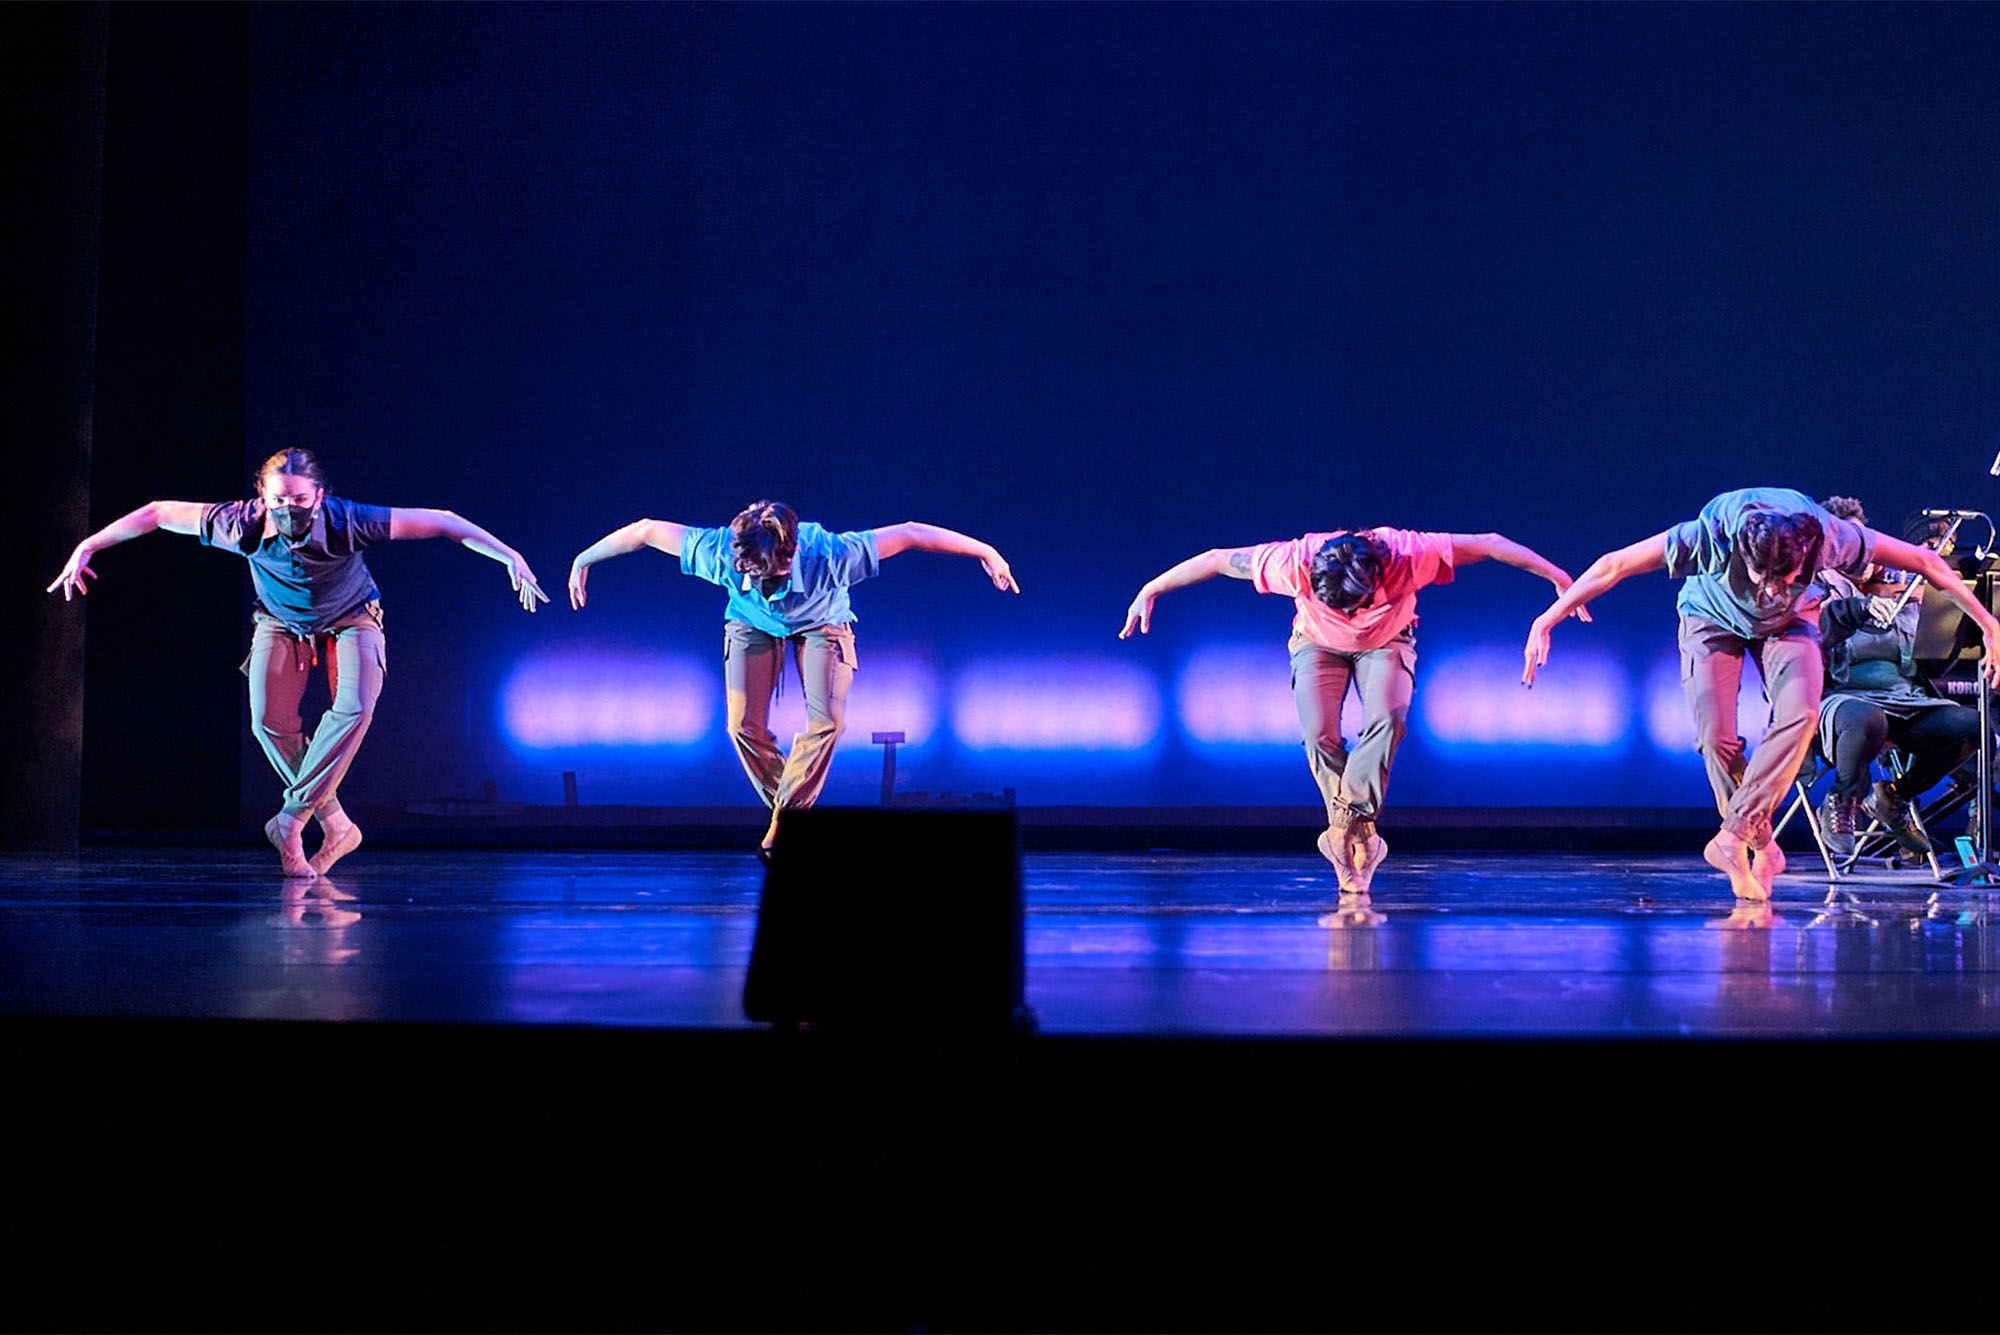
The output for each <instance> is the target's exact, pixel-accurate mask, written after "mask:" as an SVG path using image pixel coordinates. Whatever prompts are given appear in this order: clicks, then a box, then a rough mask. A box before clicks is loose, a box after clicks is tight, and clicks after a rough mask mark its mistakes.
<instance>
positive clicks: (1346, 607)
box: [1118, 528, 1588, 894]
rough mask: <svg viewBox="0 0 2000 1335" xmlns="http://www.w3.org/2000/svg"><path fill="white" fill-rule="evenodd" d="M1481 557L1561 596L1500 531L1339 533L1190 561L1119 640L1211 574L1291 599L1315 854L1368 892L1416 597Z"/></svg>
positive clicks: (1555, 572) (1408, 684)
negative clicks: (1345, 722) (1357, 713)
mask: <svg viewBox="0 0 2000 1335" xmlns="http://www.w3.org/2000/svg"><path fill="white" fill-rule="evenodd" d="M1489 557H1490V558H1492V559H1494V560H1497V561H1502V562H1504V563H1506V564H1507V565H1510V566H1514V567H1516V568H1518V569H1521V570H1525V571H1527V572H1528V573H1530V574H1533V575H1540V576H1541V577H1542V578H1543V579H1546V580H1548V581H1549V582H1551V583H1552V584H1554V585H1555V586H1556V591H1557V592H1561V591H1562V590H1564V589H1566V588H1568V587H1569V576H1568V575H1567V574H1565V573H1564V572H1563V570H1562V569H1561V567H1559V566H1557V565H1555V564H1554V563H1552V562H1550V561H1548V560H1547V559H1545V558H1544V557H1542V556H1541V555H1540V554H1539V553H1536V552H1534V551H1531V550H1529V549H1528V548H1526V547H1523V546H1522V545H1521V544H1520V543H1518V542H1513V541H1510V540H1509V539H1507V538H1503V537H1501V536H1500V535H1499V534H1498V533H1482V534H1470V533H1420V532H1415V531H1412V530H1410V529H1400V528H1371V529H1362V530H1359V531H1348V530H1341V529H1336V530H1334V531H1332V532H1328V533H1308V534H1306V535H1305V536H1304V537H1302V538H1293V539H1291V540H1289V541H1283V542H1267V543H1263V544H1260V545H1258V546H1254V547H1229V548H1224V547H1218V548H1215V549H1213V550H1210V551H1206V552H1203V553H1201V554H1200V555H1199V556H1191V557H1189V558H1188V559H1187V560H1185V561H1182V562H1181V563H1180V564H1179V565H1176V566H1173V567H1171V568H1169V569H1167V570H1165V571H1163V572H1161V573H1160V574H1158V575H1155V576H1154V577H1153V578H1152V579H1150V580H1148V581H1147V582H1146V583H1145V585H1144V586H1143V587H1141V588H1140V590H1139V593H1138V596H1137V597H1135V598H1133V600H1132V605H1131V607H1129V608H1128V609H1127V610H1126V613H1125V626H1124V628H1123V629H1122V630H1120V631H1119V632H1118V638H1119V639H1121V640H1122V639H1127V638H1130V637H1131V636H1132V635H1133V634H1134V633H1135V632H1136V633H1138V634H1141V635H1143V634H1145V633H1146V632H1147V631H1149V630H1150V629H1151V628H1152V617H1153V601H1154V600H1155V599H1156V598H1158V597H1159V596H1160V595H1161V594H1163V593H1167V592H1170V591H1172V590H1174V589H1183V588H1186V587H1187V586H1189V585H1190V584H1198V583H1200V582H1201V581H1203V580H1206V579H1212V578H1214V577H1215V576H1217V575H1223V576H1227V577H1228V578H1231V579H1247V580H1249V581H1250V582H1251V585H1252V587H1254V588H1255V589H1256V590H1257V592H1259V593H1275V594H1279V595H1282V596H1284V597H1287V598H1290V599H1291V600H1292V602H1293V606H1294V607H1295V608H1296V609H1297V611H1296V613H1295V615H1294V617H1293V619H1292V637H1291V642H1290V646H1289V647H1290V651H1291V656H1292V697H1293V699H1294V701H1295V702H1296V703H1297V706H1298V711H1299V725H1300V728H1301V729H1302V731H1303V732H1304V735H1305V747H1306V759H1307V761H1308V763H1309V764H1310V765H1311V768H1312V776H1313V782H1314V783H1316V784H1317V785H1318V786H1319V791H1320V796H1321V798H1322V799H1324V801H1325V803H1326V817H1327V828H1326V830H1325V831H1324V832H1323V833H1321V835H1320V836H1319V850H1320V853H1321V854H1322V855H1323V856H1324V857H1325V858H1326V860H1327V861H1328V862H1331V863H1332V864H1333V869H1334V872H1335V874H1336V875H1337V876H1338V877H1339V879H1340V888H1341V890H1342V891H1343V892H1344V893H1348V894H1365V893H1367V891H1368V888H1369V884H1370V882H1371V880H1372V879H1373V877H1374V875H1375V871H1376V869H1377V868H1379V867H1380V866H1381V865H1382V862H1383V859H1385V858H1386V857H1388V855H1389V846H1388V844H1387V843H1386V842H1384V840H1383V838H1382V836H1381V835H1380V834H1378V833H1377V832H1376V829H1375V817H1376V815H1377V814H1378V813H1379V812H1380V811H1381V809H1382V801H1383V797H1384V794H1385V793H1386V792H1387V790H1388V787H1389V767H1390V765H1391V763H1392V762H1393V761H1394V759H1395V755H1396V747H1397V745H1398V744H1399V743H1400V742H1401V741H1402V739H1403V733H1404V730H1405V727H1406V722H1407V719H1408V717H1409V712H1410V700H1411V697H1412V694H1413V692H1414V691H1415V688H1416V672H1417V645H1416V622H1417V591H1418V590H1419V589H1422V588H1424V587H1426V586H1428V585H1431V584H1443V583H1446V582H1448V581H1449V580H1450V579H1451V578H1452V575H1453V573H1454V572H1455V571H1456V570H1457V568H1458V567H1459V566H1462V565H1468V564H1470V563H1472V562H1474V561H1484V560H1486V559H1488V558H1489ZM1579 615H1582V616H1584V617H1585V619H1586V620H1588V615H1587V614H1584V613H1581V612H1580V613H1579ZM1350 682H1352V683H1353V685H1354V688H1355V691H1356V692H1357V693H1358V694H1359V695H1360V697H1361V708H1362V719H1363V723H1362V730H1361V736H1360V738H1359V739H1358V740H1357V741H1356V742H1355V744H1354V748H1353V750H1352V751H1350V750H1348V748H1347V747H1346V745H1345V744H1344V743H1343V742H1342V740H1341V736H1340V706H1341V701H1342V700H1343V699H1344V698H1345V696H1346V694H1347V688H1348V684H1349V683H1350Z"/></svg>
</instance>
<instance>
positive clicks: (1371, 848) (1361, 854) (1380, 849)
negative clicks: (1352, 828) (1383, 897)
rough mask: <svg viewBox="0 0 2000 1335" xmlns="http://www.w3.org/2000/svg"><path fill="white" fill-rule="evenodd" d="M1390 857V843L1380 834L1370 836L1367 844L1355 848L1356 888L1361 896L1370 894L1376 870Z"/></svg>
mask: <svg viewBox="0 0 2000 1335" xmlns="http://www.w3.org/2000/svg"><path fill="white" fill-rule="evenodd" d="M1388 856H1389V841H1388V840H1387V839H1384V838H1383V837H1382V836H1381V835H1379V834H1371V835H1369V836H1368V839H1367V842H1366V843H1365V844H1364V843H1360V842H1357V843H1356V844H1355V847H1354V888H1355V889H1356V890H1357V891H1359V892H1360V893H1361V894H1364V895H1365V894H1367V893H1368V887H1369V886H1370V885H1371V884H1372V883H1373V882H1374V880H1375V869H1376V868H1378V867H1380V866H1381V865H1382V863H1383V862H1384V861H1386V860H1387V859H1388Z"/></svg>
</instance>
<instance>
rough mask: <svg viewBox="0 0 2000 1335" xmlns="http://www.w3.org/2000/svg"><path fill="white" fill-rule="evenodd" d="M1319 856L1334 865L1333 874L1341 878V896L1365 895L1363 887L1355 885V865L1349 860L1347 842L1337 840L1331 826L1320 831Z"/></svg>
mask: <svg viewBox="0 0 2000 1335" xmlns="http://www.w3.org/2000/svg"><path fill="white" fill-rule="evenodd" d="M1319 855H1320V856H1321V857H1323V858H1325V859H1326V860H1327V861H1328V862H1330V863H1332V864H1333V874H1334V875H1335V876H1337V877H1339V878H1340V893H1341V894H1343V895H1358V894H1361V893H1363V891H1362V889H1361V887H1360V886H1358V885H1356V884H1355V883H1354V863H1353V862H1352V861H1350V860H1349V858H1348V850H1347V846H1346V841H1345V840H1342V839H1336V838H1335V837H1334V834H1333V829H1332V827H1330V826H1329V827H1328V828H1327V829H1324V830H1321V831H1320V834H1319Z"/></svg>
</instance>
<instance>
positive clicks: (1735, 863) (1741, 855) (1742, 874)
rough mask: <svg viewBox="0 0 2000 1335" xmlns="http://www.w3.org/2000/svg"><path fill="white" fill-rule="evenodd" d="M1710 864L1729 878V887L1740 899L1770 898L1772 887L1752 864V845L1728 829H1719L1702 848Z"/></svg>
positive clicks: (1703, 855)
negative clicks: (1761, 878)
mask: <svg viewBox="0 0 2000 1335" xmlns="http://www.w3.org/2000/svg"><path fill="white" fill-rule="evenodd" d="M1701 855H1702V857H1703V858H1704V859H1706V860H1707V862H1708V865H1709V866H1711V867H1713V868H1715V869H1716V870H1717V871H1719V872H1721V873H1722V874H1723V875H1725V876H1727V877H1728V878H1729V888H1730V889H1731V890H1732V891H1734V892H1735V894H1736V897H1737V898H1738V899H1769V898H1770V897H1771V888H1770V887H1769V886H1768V885H1766V884H1764V882H1763V881H1761V880H1759V879H1758V878H1757V873H1756V872H1755V871H1754V870H1752V869H1751V866H1750V845H1748V844H1746V843H1744V842H1743V841H1742V840H1741V839H1738V838H1737V837H1736V836H1735V835H1733V834H1731V833H1730V832H1729V831H1727V830H1717V831H1716V832H1715V838H1713V839H1711V840H1709V841H1708V846H1707V847H1706V848H1704V849H1702V850H1701Z"/></svg>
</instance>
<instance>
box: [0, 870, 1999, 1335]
mask: <svg viewBox="0 0 2000 1335" xmlns="http://www.w3.org/2000/svg"><path fill="white" fill-rule="evenodd" d="M270 861H271V859H270V858H269V856H268V855H266V854H263V853H261V852H259V851H253V850H249V849H234V848H231V849H162V850H122V849H121V850H97V851H92V852H88V853H86V854H85V855H84V856H83V857H82V858H80V859H56V860H44V859H32V858H20V857H12V858H6V859H0V1052H4V1053H5V1057H4V1059H0V1061H4V1072H5V1076H6V1085H5V1091H4V1095H0V1130H4V1132H5V1134H6V1135H7V1144H8V1146H9V1150H10V1163H9V1167H8V1168H7V1170H6V1183H7V1192H8V1194H7V1200H8V1211H9V1218H10V1220H11V1221H12V1222H13V1223H14V1225H15V1232H16V1236H17V1237H19V1238H20V1239H21V1241H20V1242H19V1243H18V1244H17V1245H16V1246H15V1247H13V1248H11V1249H10V1253H9V1273H10V1277H9V1284H8V1292H9V1300H8V1302H9V1306H8V1311H9V1313H10V1315H11V1316H12V1317H13V1320H12V1321H11V1322H10V1323H9V1324H10V1325H11V1326H13V1327H15V1328H36V1329H52V1330H70V1329H143V1330H182V1329H186V1330H195V1329H199V1330H411V1329H424V1330H625V1329H631V1330H812V1331H822V1330H870V1331H876V1330H894V1331H918V1330H923V1331H945V1330H1057V1331H1067V1330H1333V1329H1391V1330H1400V1329H1412V1330H1438V1329H1449V1330H1460V1329H1463V1330H1493V1329H1502V1330H1504V1329H1534V1330H1581V1329H1590V1330H1597V1329H1768V1330H1792V1329H1813V1330H1846V1329H1921V1330H1929V1329H1961V1328H1985V1327H1986V1326H1988V1325H1990V1324H1991V1321H1990V1307H1991V1304H1990V1295H1989V1291H1988V1290H1987V1288H1986V1286H1985V1285H1986V1281H1985V1280H1984V1277H1983V1271H1982V1270H1980V1269H1979V1268H1978V1267H1977V1265H1976V1264H1975V1263H1973V1260H1972V1258H1974V1257H1976V1255H1977V1254H1978V1252H1979V1251H1980V1250H1981V1249H1983V1248H1984V1246H1985V1245H1986V1242H1985V1239H1984V1235H1983V1234H1981V1233H1979V1232H1977V1231H1976V1230H1975V1231H1974V1232H1972V1233H1969V1234H1968V1233H1964V1232H1963V1231H1962V1230H1961V1226H1960V1224H1959V1223H1957V1222H1954V1221H1958V1220H1962V1219H1963V1218H1964V1217H1965V1216H1966V1214H1967V1212H1968V1211H1970V1212H1971V1214H1972V1215H1973V1216H1974V1217H1978V1216H1980V1215H1983V1207H1984V1206H1985V1205H1986V1203H1987V1202H1988V1200H1989V1199H1990V1197H1991V1192H1992V1188H1991V1162H1992V1150H1991V1145H1992V1140H1993V1137H1992V1133H1991V1130H1990V1126H1989V1122H1990V1118H1989V1116H1988V1113H1987V1108H1986V1098H1985V1096H1984V1095H1981V1094H1980V1093H1979V1092H1978V1089H1979V1080H1980V1079H1981V1078H1982V1077H1980V1076H1979V1074H1978V1072H1979V1071H1980V1070H1983V1069H1985V1064H1986V1062H1987V1061H1988V1060H1989V1058H1990V1056H1991V1053H1992V1043H1991V1040H1992V1037H1993V1035H1994V1033H1995V1032H1996V1029H2000V960H1996V950H1995V941H1994V937H1993V927H1992V925H1991V915H1992V912H1993V908H1994V904H1993V898H1994V896H1993V895H1992V894H1991V893H1990V892H1989V891H1986V890H1978V891H1953V892H1947V893H1946V895H1945V896H1944V897H1943V898H1942V899H1941V900H1939V901H1938V902H1937V903H1931V902H1929V892H1930V889H1931V887H1929V886H1927V885H1925V884H1922V883H1918V882H1915V881H1910V880H1901V881H1896V882H1894V883H1885V884H1879V885H1867V886H1857V887H1854V894H1855V896H1856V898H1855V900H1854V902H1851V903H1849V904H1847V905H1845V906H1843V907H1842V908H1840V909H1838V910H1827V909H1826V908H1825V907H1824V906H1823V905H1822V903H1821V901H1822V899H1823V898H1824V895H1825V886H1824V884H1823V883H1822V882H1821V881H1819V880H1817V879H1812V878H1808V877H1805V876H1803V875H1798V874H1794V875H1792V876H1790V877H1788V878H1787V879H1785V880H1784V881H1781V883H1780V886H1779V895H1778V900H1777V903H1776V905H1775V907H1774V908H1773V910H1772V911H1771V913H1770V915H1769V917H1768V919H1765V918H1763V917H1762V916H1761V915H1749V914H1741V913H1737V912H1735V911H1733V910H1732V906H1731V903H1730V902H1729V900H1728V896H1727V890H1726V887H1725V886H1724V885H1723V884H1722V882H1721V880H1720V878H1719V877H1717V876H1715V875H1713V874H1712V873H1710V872H1708V871H1707V869H1706V868H1705V867H1704V866H1703V865H1702V864H1701V863H1700V861H1699V859H1698V856H1697V855H1696V854H1695V853H1694V852H1693V851H1690V852H1688V853H1686V854H1675V855H1660V854H1632V855H1623V854H1602V853H1592V854H1556V853H1480V854H1428V853H1412V854H1410V855H1409V856H1407V857H1405V856H1401V855H1397V856H1394V857H1392V859H1391V861H1390V863H1389V864H1388V865H1387V866H1386V867H1385V868H1384V869H1383V871H1382V872H1381V873H1380V874H1379V876H1378V879H1377V881H1376V887H1375V888H1376V893H1375V895H1374V897H1373V900H1372V903H1371V905H1370V907H1369V910H1368V913H1367V914H1361V913H1355V914H1351V915H1349V917H1348V918H1347V919H1345V920H1344V921H1343V922H1342V925H1340V926H1338V927H1331V928H1330V927H1323V926H1320V925H1318V923H1317V919H1318V917H1319V916H1320V915H1321V914H1322V913H1323V912H1325V911H1326V910H1327V909H1328V908H1329V907H1330V904H1331V898H1332V896H1333V894H1334V885H1333V882H1332V877H1331V875H1330V873H1329V872H1328V871H1327V870H1326V869H1324V868H1323V867H1322V866H1321V865H1318V864H1316V862H1315V860H1314V859H1313V858H1312V857H1311V856H1310V855H1307V856H1298V857H1292V856H1278V855H1270V854H1256V855H1248V854H1229V853H1203V854H1199V855H1182V854H1154V855H1133V854H1100V853H1090V854H1081V853H1061V854H1055V853H1030V854H1028V855H1027V856H1026V857H1025V858H1024V860H1023V864H1022V869H1023V884H1024V891H1025V900H1026V933H1025V940H1026V975H1025V977H1026V995H1027V1000H1028V1002H1029V1004H1030V1005H1031V1006H1032V1007H1033V1009H1034V1011H1035V1012H1036V1014H1037V1016H1038V1017H1039V1032H1038V1033H1037V1034H1035V1035H1033V1036H1028V1037H1006V1038H983V1039H982V1038H973V1037H967V1038H965V1039H964V1040H962V1041H953V1040H952V1039H951V1038H950V1037H949V1036H939V1035H936V1034H932V1035H928V1036H925V1037H923V1038H921V1039H911V1040H898V1039H896V1038H894V1037H893V1036H891V1037H883V1038H874V1039H861V1038H857V1037H855V1036H853V1035H851V1034H850V1035H838V1034H834V1033H830V1032H829V1031H826V1030H815V1029H807V1030H805V1031H803V1032H797V1033H781V1032H771V1031H768V1030H765V1029H762V1028H761V1027H759V1026H755V1025H752V1024H750V1023H749V1022H748V1021H746V1020H745V1019H744V1018H743V1015H742V1004H741V998H742V990H743V980H744V970H745V965H746V961H747V959H748V956H749V951H750V943H751V938H752V934H753V930H754V926H755V921H756V907H757V899H758V895H759V890H760V886H761V883H762V878H763V873H762V869H761V868H760V867H759V866H758V864H757V863H756V862H755V860H754V859H752V858H751V857H749V856H748V855H746V854H741V853H732V854H715V853H655V852H603V851H599V852H589V853H578V852H504V853H503V852H491V851H469V852H461V853H447V852H440V851H435V850H428V851H421V852H414V851H408V850H397V849H387V848H385V849H375V848H364V849H363V850H362V851H361V852H360V853H358V854H356V855H355V856H354V858H353V859H352V860H351V864H350V865H343V866H342V867H341V868H340V869H339V874H338V875H337V876H336V877H334V878H333V880H332V882H331V883H326V882H322V883H319V884H318V885H315V886H287V885H285V884H284V883H282V882H281V881H280V880H279V879H278V878H277V877H276V876H275V875H274V874H273V869H272V868H271V866H270V865H269V863H270ZM937 893H939V894H941V895H942V894H948V893H950V887H949V884H948V883H946V882H945V881H943V880H940V883H939V885H938V887H937ZM856 912H857V913H865V912H866V904H865V902H863V901H857V904H856ZM958 945H959V943H954V942H951V941H949V940H942V941H940V942H939V944H938V947H937V948H938V949H940V950H953V949H956V948H958ZM912 1004H913V1005H914V1004H920V1000H919V999H916V998H913V999H912ZM1869 1248H1876V1249H1877V1251H1876V1252H1875V1253H1873V1254H1874V1255H1876V1256H1877V1257H1878V1260H1879V1261H1880V1264H1879V1265H1870V1264H1863V1265H1857V1266H1853V1267H1848V1266H1846V1265H1845V1264H1844V1258H1846V1257H1848V1256H1849V1255H1850V1254H1858V1253H1857V1249H1859V1251H1860V1252H1866V1251H1867V1250H1868V1249H1869ZM1883 1248H1886V1249H1888V1250H1886V1251H1883V1250H1880V1249H1883Z"/></svg>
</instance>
